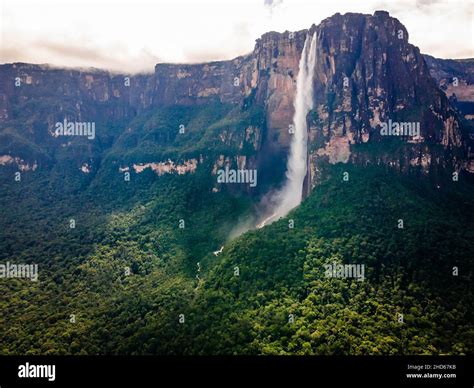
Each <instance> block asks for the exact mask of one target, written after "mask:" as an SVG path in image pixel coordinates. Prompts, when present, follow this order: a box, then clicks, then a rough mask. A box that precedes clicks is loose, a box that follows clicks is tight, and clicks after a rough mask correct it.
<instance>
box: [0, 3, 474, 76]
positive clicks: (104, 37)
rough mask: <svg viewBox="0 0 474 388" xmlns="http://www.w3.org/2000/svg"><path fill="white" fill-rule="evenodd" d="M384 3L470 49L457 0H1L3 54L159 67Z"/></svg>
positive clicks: (424, 46) (436, 42)
mask: <svg viewBox="0 0 474 388" xmlns="http://www.w3.org/2000/svg"><path fill="white" fill-rule="evenodd" d="M377 9H386V10H388V11H389V12H390V14H391V15H392V16H394V17H397V18H398V19H399V20H400V21H401V22H402V23H403V24H404V25H405V26H406V27H407V29H408V31H409V33H410V42H411V43H413V44H415V45H417V46H419V47H420V49H421V51H422V52H424V53H428V54H431V55H434V56H437V57H444V58H449V57H451V58H460V57H472V56H474V53H473V44H472V41H471V42H470V41H469V37H471V36H472V11H471V10H470V4H469V2H459V1H456V0H398V1H396V2H393V1H386V0H383V1H382V0H366V1H364V2H354V1H353V0H331V1H321V2H320V1H314V0H284V1H282V0H263V1H262V0H259V1H256V0H239V1H237V0H206V1H205V2H198V1H195V0H173V1H171V0H140V2H139V3H136V2H134V1H132V0H123V1H122V2H116V1H113V0H81V2H80V3H76V2H67V3H66V2H64V3H60V2H56V1H54V0H37V1H35V2H29V0H3V8H2V10H3V13H2V14H1V15H0V18H1V20H0V25H1V27H0V28H1V36H0V39H1V45H0V61H2V62H14V61H23V62H32V63H52V64H54V65H57V66H83V67H87V66H91V67H103V68H108V69H113V70H120V71H129V72H136V71H144V70H148V71H153V67H154V64H156V63H157V62H174V63H177V62H188V63H191V62H204V61H208V60H221V59H231V58H233V57H236V56H239V55H244V54H246V53H249V52H250V51H251V50H252V49H253V48H254V45H255V40H256V39H258V38H259V37H260V36H261V35H262V34H264V33H265V32H268V31H282V32H283V31H285V30H290V31H296V30H302V29H305V28H308V27H309V26H311V25H312V24H313V23H315V24H318V23H319V22H320V21H321V20H323V19H325V18H327V17H329V16H331V15H333V14H334V13H336V12H340V13H346V12H362V13H373V12H374V11H375V10H377Z"/></svg>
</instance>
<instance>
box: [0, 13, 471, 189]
mask: <svg viewBox="0 0 474 388" xmlns="http://www.w3.org/2000/svg"><path fill="white" fill-rule="evenodd" d="M314 32H316V33H317V36H318V42H317V55H316V57H317V62H316V68H315V77H314V102H315V106H314V109H313V111H311V112H310V114H309V115H308V128H309V133H308V136H309V144H308V154H309V164H308V177H307V182H306V185H307V187H308V189H309V190H310V188H311V187H314V185H315V184H316V182H317V177H318V171H319V167H318V163H322V162H328V163H348V162H351V163H361V164H366V163H386V164H387V165H390V166H393V167H394V168H397V169H400V170H402V171H407V170H410V169H413V168H418V167H419V168H421V169H422V170H423V171H429V166H431V165H432V164H433V163H438V161H439V160H442V163H441V164H442V165H443V166H444V167H446V166H450V167H449V168H456V169H462V168H464V169H466V170H467V171H472V170H473V169H472V165H473V163H472V162H471V159H470V157H471V156H472V150H474V147H473V145H472V139H470V136H469V134H467V133H466V132H465V131H463V127H462V124H461V122H460V120H459V117H458V114H457V113H456V111H455V110H454V109H453V107H452V105H451V104H450V102H449V101H448V98H447V97H446V95H445V93H444V92H443V91H442V90H440V89H439V88H438V85H437V83H436V82H435V81H434V79H433V78H432V77H431V75H430V71H429V69H428V67H427V64H426V62H425V59H424V57H423V56H422V55H421V54H420V52H419V49H418V48H417V47H415V46H413V45H411V44H409V43H408V39H409V36H408V32H407V30H406V29H405V27H404V26H403V25H402V24H401V23H400V22H399V21H398V20H397V19H395V18H392V17H390V16H389V14H388V13H387V12H383V11H378V12H375V14H374V15H362V14H350V13H349V14H345V15H340V14H336V15H334V16H332V17H330V18H328V19H325V20H324V21H322V22H321V23H320V25H318V26H315V25H313V26H311V27H310V28H309V30H302V31H297V32H288V31H286V32H283V33H277V32H269V33H267V34H265V35H263V36H262V37H261V38H260V39H258V40H257V41H256V45H255V49H254V50H253V52H251V53H249V54H247V55H244V56H241V57H238V58H235V59H233V60H230V61H217V62H210V63H202V64H190V65H182V64H158V65H156V67H155V70H154V72H153V73H150V74H140V75H127V74H111V73H108V72H106V71H101V70H93V69H86V70H77V69H55V68H51V67H48V66H40V65H29V64H21V63H16V64H9V65H1V66H0V128H1V129H9V130H12V128H13V129H14V130H16V131H19V132H20V133H21V135H22V136H25V137H28V139H31V140H32V141H33V142H35V143H36V144H45V143H46V144H47V145H48V147H50V148H52V147H54V146H55V143H54V142H53V140H52V136H51V133H53V132H52V131H53V129H54V124H55V122H57V121H62V120H64V119H67V120H68V121H87V120H90V118H91V117H92V118H94V120H97V121H100V122H103V123H108V125H113V124H114V123H117V122H124V121H125V122H127V121H131V120H133V119H134V118H136V117H137V116H139V115H140V114H142V112H145V111H147V110H150V109H153V108H154V107H163V106H176V105H178V106H195V105H199V106H205V105H206V104H208V103H209V102H211V101H218V102H220V103H223V104H230V105H235V107H236V108H238V109H241V110H242V111H246V110H248V109H250V108H252V107H259V108H261V109H262V110H263V112H264V115H265V120H264V123H262V125H261V126H258V125H248V126H246V127H245V129H239V130H238V131H241V132H242V133H238V134H237V133H233V132H232V131H237V130H236V129H233V127H232V126H229V127H228V129H225V130H224V131H223V132H222V133H220V134H217V136H218V138H217V141H220V142H221V143H222V144H224V145H226V146H228V147H229V150H232V151H229V154H227V155H225V158H229V160H232V161H233V164H242V163H244V164H246V165H247V166H249V167H251V168H258V169H259V171H260V174H261V176H262V179H265V178H264V177H265V175H266V171H270V169H272V170H275V169H277V170H278V169H279V170H281V171H280V176H281V178H283V176H284V166H285V161H286V157H287V153H288V149H289V145H290V142H291V139H292V137H291V136H292V135H291V134H290V131H289V126H290V124H292V120H293V114H294V107H293V100H294V96H295V91H296V79H297V76H298V63H299V60H300V56H301V52H302V49H303V46H304V41H305V38H306V36H307V34H313V33H314ZM430 63H431V62H430ZM433 66H434V65H433ZM18 81H19V82H20V85H21V86H17V83H18ZM41 104H43V105H41ZM39 105H40V106H39ZM18 107H21V109H22V110H23V111H22V114H23V115H24V116H28V117H29V118H30V119H29V120H26V121H24V122H21V123H20V122H19V121H18V117H17V113H16V112H17V110H18ZM388 120H392V121H397V122H414V121H417V122H419V127H420V134H419V136H417V137H416V138H405V137H403V138H400V139H399V140H400V141H401V143H402V144H404V151H405V154H401V153H391V152H390V151H387V153H385V154H384V153H383V152H382V153H379V154H377V155H376V156H374V155H370V154H364V153H361V152H359V149H358V146H359V145H361V144H364V143H378V144H381V145H382V147H381V148H382V149H383V145H384V144H385V142H387V141H392V140H393V139H388V138H387V137H384V136H382V135H381V126H382V125H383V124H384V123H385V122H387V121H388ZM127 128H128V126H124V127H123V129H122V131H126V130H127ZM119 131H120V130H119ZM119 135H120V133H114V134H113V135H111V139H112V138H114V139H115V138H118V137H119ZM66 140H67V139H65V141H64V142H63V143H64V144H62V145H61V146H62V147H68V146H69V144H70V143H69V142H68V141H66ZM110 141H113V140H110ZM234 143H236V144H234ZM248 144H250V145H251V150H252V153H253V154H252V155H250V154H247V155H246V161H245V162H243V161H242V160H241V159H239V158H240V157H241V156H242V155H243V152H242V150H243V148H245V147H247V145H248ZM405 144H407V145H408V147H405ZM437 145H441V146H442V148H443V149H444V150H447V151H449V152H445V153H444V154H443V155H441V154H436V153H435V151H433V149H434V148H435V146H437ZM84 148H85V149H86V150H87V152H89V154H88V155H85V156H89V157H91V158H92V151H91V148H90V147H89V146H87V147H84ZM420 155H422V156H420ZM18 157H21V158H22V159H24V160H25V161H26V163H29V165H33V162H35V161H36V160H38V165H39V166H41V163H42V159H41V158H40V157H39V156H38V155H27V154H25V155H23V154H22V155H19V156H18ZM28 157H31V158H32V160H28ZM81 163H83V161H81ZM146 163H148V164H149V167H150V168H153V166H154V165H153V163H158V162H156V159H155V160H143V163H141V164H142V165H145V164H146ZM150 163H151V164H150ZM216 163H217V162H216ZM136 164H137V165H140V163H136ZM79 166H81V164H79ZM175 167H176V166H175ZM163 168H165V167H163V166H162V167H159V168H158V170H160V171H161V169H163ZM171 170H173V168H171ZM175 170H176V171H175ZM173 171H175V172H179V171H181V170H177V167H176V168H175V169H174V170H173ZM184 171H188V169H187V168H185V169H184Z"/></svg>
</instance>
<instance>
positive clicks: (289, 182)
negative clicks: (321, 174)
mask: <svg viewBox="0 0 474 388" xmlns="http://www.w3.org/2000/svg"><path fill="white" fill-rule="evenodd" d="M315 63H316V32H315V33H314V34H313V36H312V37H311V36H310V35H307V36H306V40H305V43H304V47H303V52H302V53H301V58H300V63H299V72H298V78H297V81H296V96H295V100H294V103H293V105H294V107H295V113H294V116H293V128H294V134H293V135H292V136H293V139H292V141H291V147H290V155H289V157H288V162H287V165H286V181H285V183H284V185H283V187H282V188H281V189H280V190H279V191H277V192H276V193H274V194H273V195H272V198H271V199H270V202H271V203H272V206H271V208H272V211H271V215H270V216H269V217H267V218H265V219H264V220H263V221H262V222H261V223H260V224H259V225H258V227H263V226H264V225H268V224H269V223H271V222H273V221H276V220H278V219H279V218H281V217H285V216H286V215H287V214H288V213H289V212H290V210H292V209H293V208H295V207H296V206H298V205H299V204H300V203H301V200H302V194H303V182H304V179H305V176H306V172H307V142H308V128H307V124H306V116H307V115H308V113H309V111H310V110H311V109H312V108H313V76H314V67H315Z"/></svg>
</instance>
